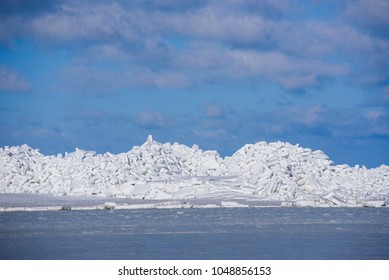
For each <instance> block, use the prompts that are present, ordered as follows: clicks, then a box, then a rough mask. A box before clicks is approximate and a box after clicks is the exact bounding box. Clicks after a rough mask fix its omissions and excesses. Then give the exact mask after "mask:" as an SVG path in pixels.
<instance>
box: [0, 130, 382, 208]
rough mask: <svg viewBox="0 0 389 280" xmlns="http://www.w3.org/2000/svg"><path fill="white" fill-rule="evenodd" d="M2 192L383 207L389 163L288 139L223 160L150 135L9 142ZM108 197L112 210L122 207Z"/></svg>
mask: <svg viewBox="0 0 389 280" xmlns="http://www.w3.org/2000/svg"><path fill="white" fill-rule="evenodd" d="M0 193H3V194H4V193H7V194H11V193H31V194H46V195H47V194H50V195H54V196H72V197H76V196H90V197H92V196H93V197H105V198H112V199H114V198H115V199H121V198H122V199H125V201H126V202H128V201H129V200H134V201H137V200H147V201H149V202H150V201H165V202H164V203H165V204H163V205H167V207H168V206H169V205H170V206H171V207H173V206H179V207H186V206H187V201H190V202H191V203H193V202H195V201H206V200H209V201H219V202H220V203H219V204H216V205H215V204H211V205H215V206H220V207H243V206H247V205H255V202H280V204H279V205H282V206H297V207H303V206H312V207H334V206H353V207H354V206H365V207H380V206H386V205H387V204H388V203H389V166H387V165H381V166H380V167H378V168H373V169H367V168H366V167H364V166H362V167H359V166H355V167H350V166H348V165H334V164H333V162H332V161H331V160H330V159H329V158H328V157H327V156H326V155H325V154H324V153H323V152H322V151H312V150H311V149H308V148H302V147H300V146H299V145H291V144H289V143H283V142H273V143H266V142H258V143H256V144H247V145H245V146H243V147H242V148H241V149H239V150H238V151H237V152H235V153H234V154H233V155H232V156H230V157H225V158H222V157H220V155H219V153H218V152H217V151H203V150H201V149H200V148H199V147H198V146H197V145H193V147H188V146H185V145H181V144H178V143H174V144H171V143H165V144H162V143H158V142H156V141H154V140H153V139H152V137H151V136H149V137H148V139H147V141H146V142H145V143H144V144H143V145H141V146H135V147H133V149H132V150H130V151H129V152H126V153H120V154H117V155H114V154H111V153H108V152H107V153H105V154H97V153H96V152H94V151H85V150H82V149H78V148H76V150H75V151H74V152H72V153H65V155H62V154H58V155H56V156H55V155H50V156H45V155H43V154H41V153H40V152H39V151H38V150H35V149H32V148H30V147H29V146H28V145H22V146H14V147H8V146H5V147H3V148H0ZM166 201H170V204H169V203H167V204H166ZM107 203H108V204H105V207H104V208H105V209H108V208H109V209H113V208H115V207H118V206H119V207H120V205H117V203H116V204H115V203H113V202H107ZM151 205H155V204H153V203H151ZM200 205H201V203H200ZM202 205H203V206H204V207H206V205H204V204H202ZM209 205H210V204H208V206H209ZM0 208H1V205H0ZM2 210H3V211H4V210H6V208H4V207H3V208H2Z"/></svg>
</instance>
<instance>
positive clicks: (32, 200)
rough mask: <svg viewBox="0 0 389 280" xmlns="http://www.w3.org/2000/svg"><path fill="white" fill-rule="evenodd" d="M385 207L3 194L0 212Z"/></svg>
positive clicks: (362, 203) (377, 204)
mask: <svg viewBox="0 0 389 280" xmlns="http://www.w3.org/2000/svg"><path fill="white" fill-rule="evenodd" d="M261 207H290V208H363V207H370V208H386V207H388V206H387V205H386V203H385V202H383V201H369V200H366V201H360V202H359V203H357V204H350V205H343V206H329V205H327V204H318V203H317V202H316V201H311V200H297V201H275V200H245V199H234V198H201V199H186V200H182V199H177V200H150V199H133V198H118V197H101V196H55V195H49V194H30V193H1V194H0V212H22V211H26V212H27V211H87V210H141V209H188V208H204V209H205V208H261Z"/></svg>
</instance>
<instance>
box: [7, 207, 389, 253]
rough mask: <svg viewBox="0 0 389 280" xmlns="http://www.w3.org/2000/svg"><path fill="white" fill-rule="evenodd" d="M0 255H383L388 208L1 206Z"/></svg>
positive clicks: (388, 236)
mask: <svg viewBox="0 0 389 280" xmlns="http://www.w3.org/2000/svg"><path fill="white" fill-rule="evenodd" d="M0 259H11V260H12V259H17V260H22V259H29V260H43V259H56V260H65V259H73V260H85V259H129V260H131V259H133V260H135V259H136V260H141V259H150V260H155V259H199V260H202V259H268V260H277V259H288V260H289V259H347V260H356V259H362V260H369V259H385V260H387V259H389V208H275V207H273V208H219V209H218V208H216V209H149V210H144V209H142V210H113V211H106V210H96V211H43V212H2V213H0Z"/></svg>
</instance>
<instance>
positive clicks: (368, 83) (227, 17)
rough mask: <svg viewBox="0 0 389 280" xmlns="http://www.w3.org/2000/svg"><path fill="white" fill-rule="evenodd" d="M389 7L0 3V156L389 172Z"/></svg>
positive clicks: (196, 1)
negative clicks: (153, 150)
mask: <svg viewBox="0 0 389 280" xmlns="http://www.w3.org/2000/svg"><path fill="white" fill-rule="evenodd" d="M388 14H389V1H382V0H353V1H346V0H338V1H335V0H334V1H332V0H327V1H325V0H312V1H284V0H264V1H254V0H246V1H243V0H214V1H206V0H192V1H180V0H144V1H141V0H133V1H124V0H123V1H121V0H118V1H103V0H99V1H88V0H63V1H60V0H53V1H51V0H50V1H49V0H17V1H15V0H2V1H0V146H5V145H20V144H24V143H26V144H28V145H30V146H32V147H33V148H38V149H40V151H41V152H43V153H45V154H56V153H59V152H61V153H64V152H65V151H73V150H74V149H75V147H79V148H83V149H87V150H96V151H98V152H106V151H110V152H113V153H118V152H125V151H128V150H130V149H131V148H132V147H133V146H134V145H140V144H142V143H143V142H144V141H145V140H146V137H147V135H148V134H152V135H153V136H154V139H156V140H157V141H159V142H179V143H183V144H186V145H188V146H191V145H193V144H199V145H200V147H201V148H202V149H216V150H218V151H219V152H220V153H221V155H223V156H226V155H231V154H232V153H233V152H234V151H236V150H237V149H238V148H240V147H241V146H242V145H244V144H246V143H255V142H258V141H263V140H264V141H277V140H279V141H287V142H290V143H292V144H297V143H299V144H300V145H302V146H304V147H310V148H312V149H321V150H323V151H324V152H325V153H326V154H328V155H329V156H330V158H331V159H332V160H334V161H335V163H336V164H342V163H347V164H349V165H354V164H361V165H362V164H364V165H366V166H368V167H376V166H379V165H381V164H389V141H388V140H389V116H388V105H389V17H388V16H387V15H388Z"/></svg>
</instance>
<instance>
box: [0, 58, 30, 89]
mask: <svg viewBox="0 0 389 280" xmlns="http://www.w3.org/2000/svg"><path fill="white" fill-rule="evenodd" d="M29 90H30V85H29V84H28V82H27V81H26V80H25V79H24V78H23V77H22V76H21V75H20V74H19V73H18V72H17V71H15V70H13V69H11V68H9V67H8V66H6V65H1V64H0V91H6V92H24V91H29Z"/></svg>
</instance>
